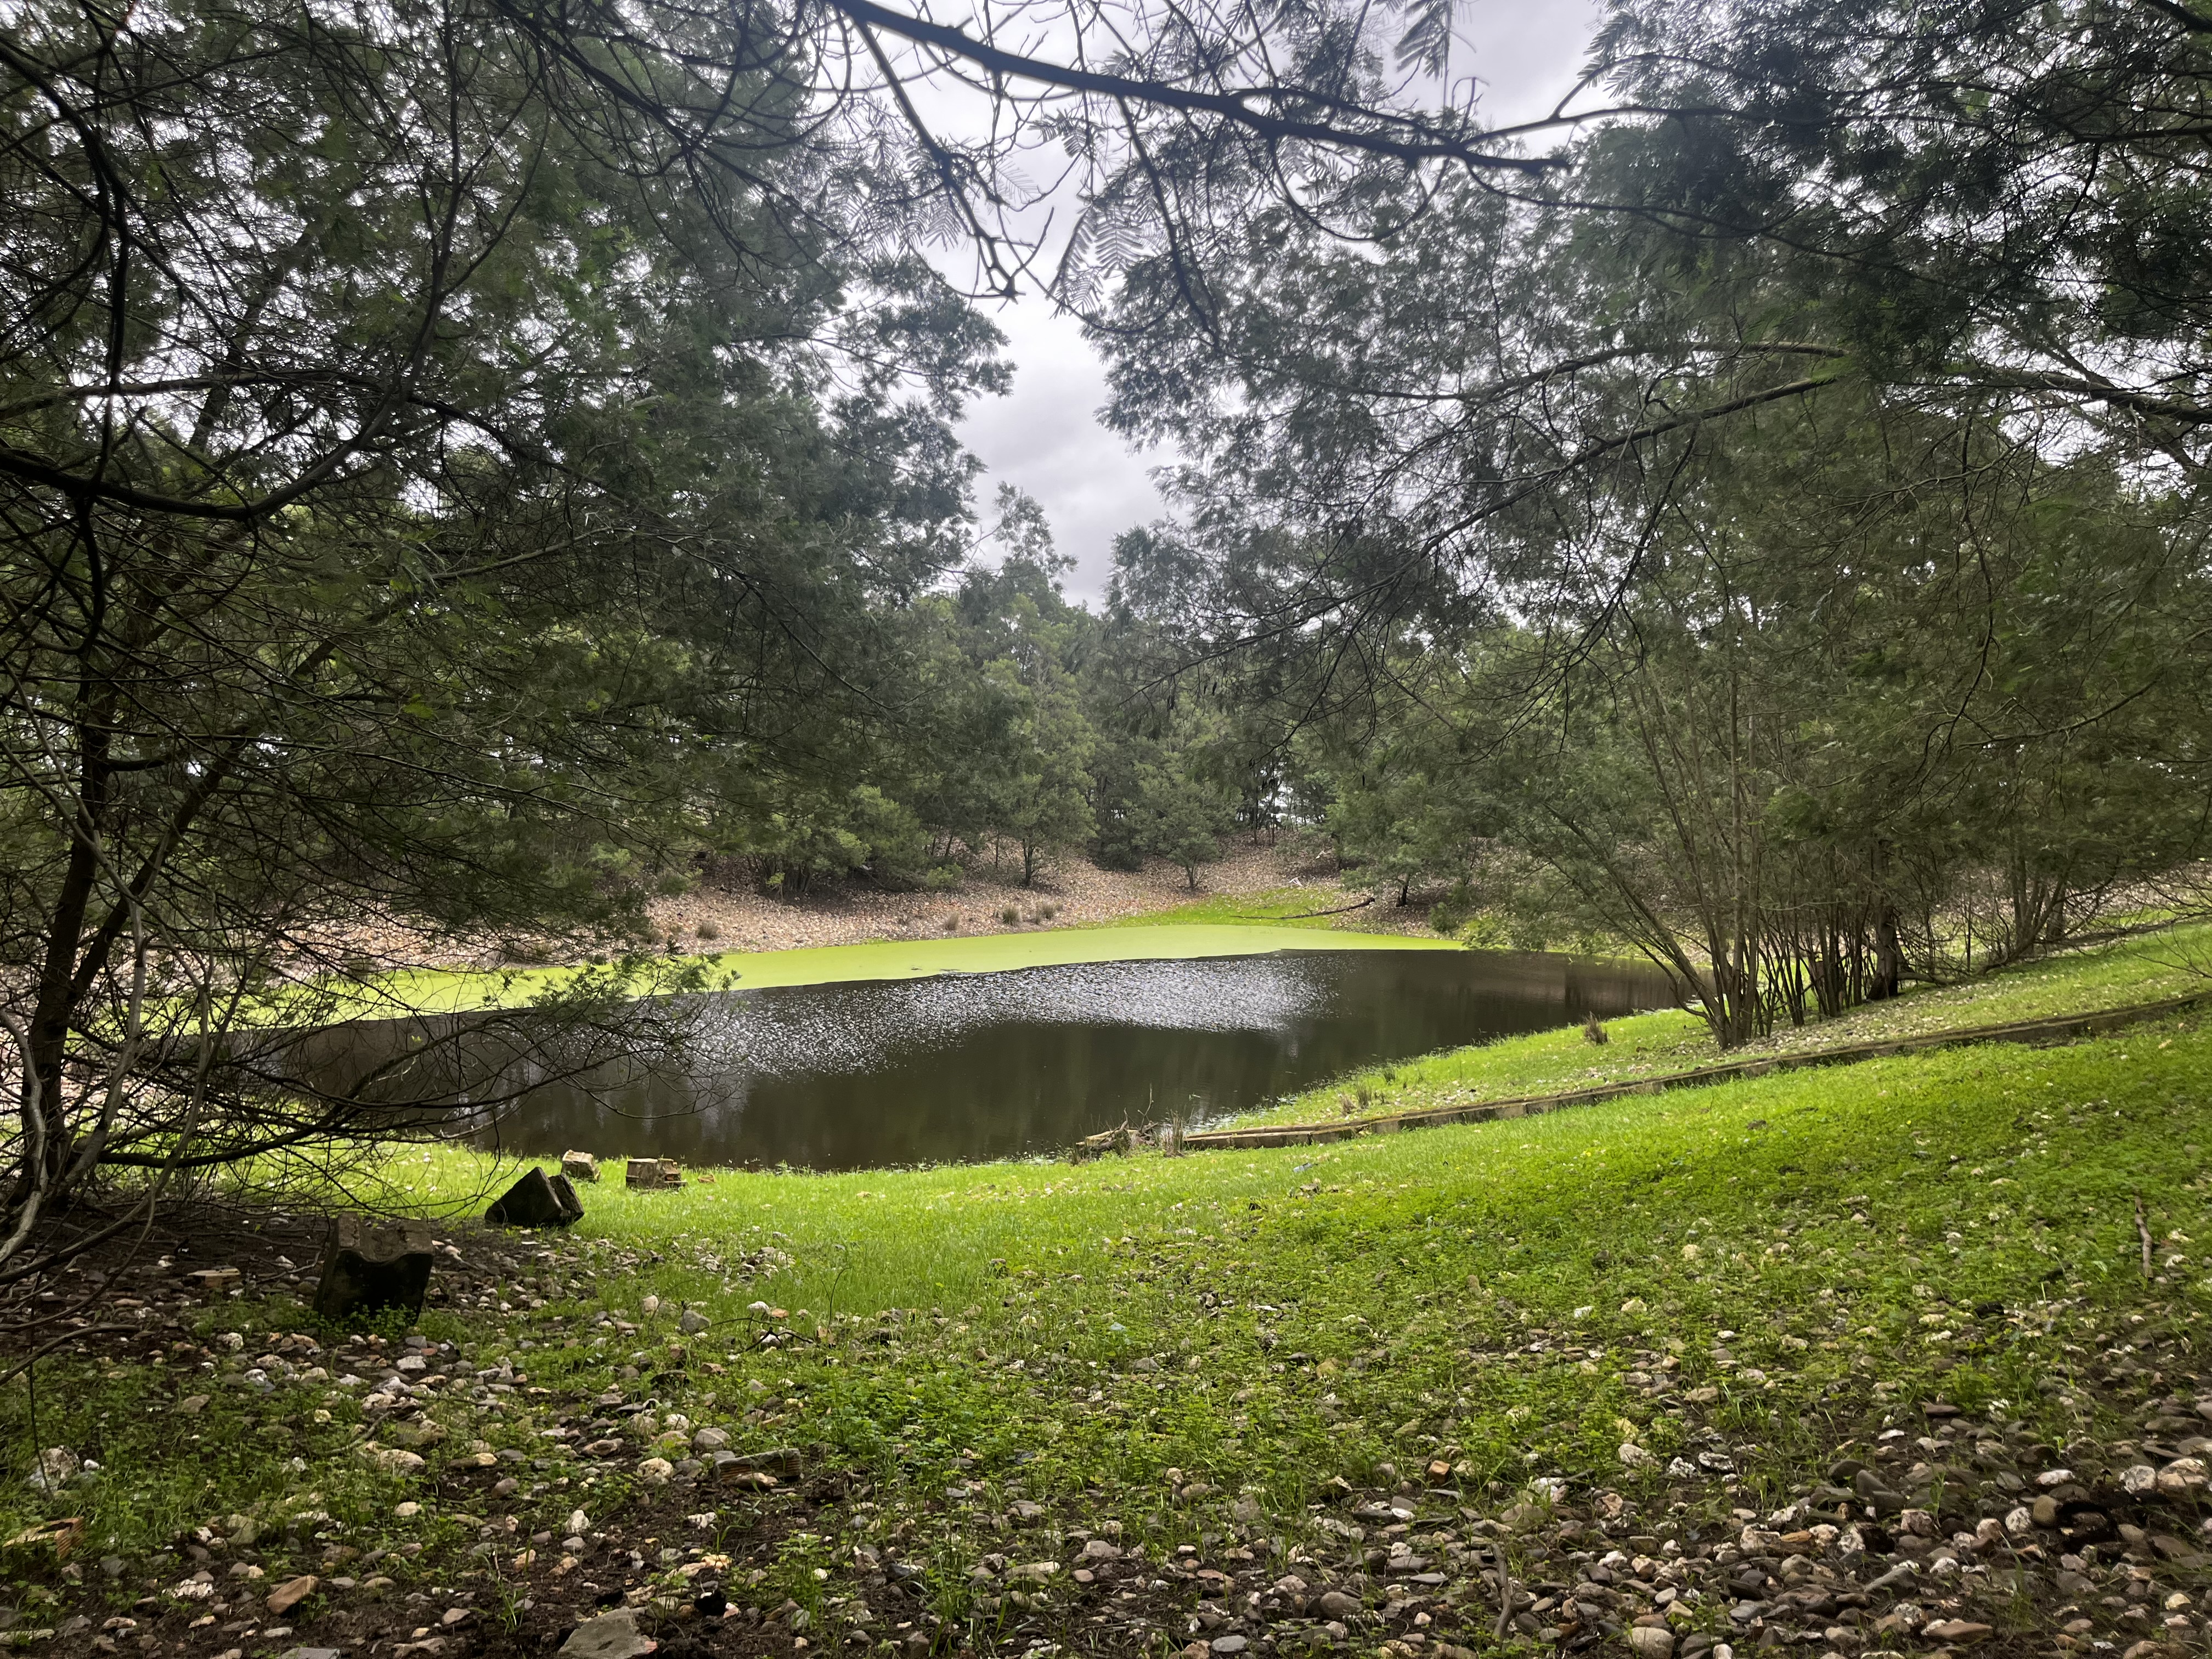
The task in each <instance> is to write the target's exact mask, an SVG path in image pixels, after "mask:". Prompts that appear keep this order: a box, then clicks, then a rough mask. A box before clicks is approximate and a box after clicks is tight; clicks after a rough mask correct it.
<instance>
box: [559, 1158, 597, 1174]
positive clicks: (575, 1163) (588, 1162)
mask: <svg viewBox="0 0 2212 1659" xmlns="http://www.w3.org/2000/svg"><path fill="white" fill-rule="evenodd" d="M561 1173H562V1175H564V1176H568V1179H569V1180H571V1181H597V1180H598V1179H599V1159H597V1158H593V1157H592V1155H591V1154H590V1153H589V1152H563V1153H562V1154H561Z"/></svg>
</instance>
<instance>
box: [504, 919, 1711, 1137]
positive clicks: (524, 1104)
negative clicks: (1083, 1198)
mask: <svg viewBox="0 0 2212 1659" xmlns="http://www.w3.org/2000/svg"><path fill="white" fill-rule="evenodd" d="M1672 1000H1673V998H1672V995H1671V994H1670V992H1669V989H1668V982H1667V980H1666V977H1665V975H1662V974H1661V973H1659V972H1658V971H1657V970H1656V969H1650V968H1645V967H1643V966H1640V965H1638V964H1637V963H1620V962H1592V961H1589V960H1587V959H1577V958H1572V957H1563V956H1554V955H1548V954H1542V953H1534V952H1527V953H1522V952H1503V951H1436V950H1427V951H1413V950H1373V949H1369V950H1363V951H1310V952H1302V953H1297V954H1287V953H1286V954H1281V955H1269V956H1243V957H1226V958H1212V959H1200V960H1188V961H1116V962H1085V963H1073V964H1069V965H1064V966H1055V967H1040V968H1027V969H1016V970H1012V971H1007V972H1000V973H989V974H974V975H950V974H948V975H939V976H937V977H934V978H930V979H918V980H908V981H894V982H869V983H848V984H829V985H807V986H796V987H783V988H775V989H765V990H754V991H732V992H726V993H721V994H717V995H715V996H714V997H712V998H709V999H706V1000H705V1001H706V1006H705V1008H704V1010H703V1012H704V1013H705V1016H706V1017H705V1018H703V1019H702V1022H701V1024H700V1027H699V1030H697V1032H696V1034H695V1036H694V1038H693V1040H692V1041H691V1042H689V1043H687V1044H686V1045H685V1048H684V1061H683V1063H682V1064H681V1065H680V1066H679V1065H661V1066H654V1067H651V1068H640V1067H638V1066H626V1067H622V1068H615V1067H604V1068H601V1070H600V1071H599V1072H598V1073H591V1074H586V1076H584V1077H582V1078H580V1079H571V1080H564V1081H562V1082H558V1083H546V1084H544V1085H538V1086H536V1087H533V1088H531V1089H529V1090H528V1091H526V1092H525V1093H524V1094H523V1095H522V1097H521V1098H520V1102H519V1103H518V1104H517V1105H516V1106H515V1108H514V1109H512V1110H511V1111H510V1112H509V1113H508V1114H507V1115H505V1117H504V1118H503V1121H502V1122H501V1127H500V1131H499V1139H500V1143H501V1145H502V1146H506V1147H507V1148H510V1149H513V1150H516V1151H520V1152H524V1153H526V1154H536V1155H544V1156H547V1157H553V1156H557V1155H558V1154H559V1153H561V1152H562V1151H564V1150H566V1149H567V1148H569V1147H575V1148H577V1149H579V1150H581V1151H585V1152H596V1153H599V1154H600V1155H602V1156H610V1155H611V1156H636V1157H644V1156H654V1157H662V1158H677V1159H679V1160H681V1161H682V1162H684V1163H685V1164H702V1165H715V1166H730V1165H774V1164H790V1165H793V1166H794V1167H799V1168H805V1169H813V1170H856V1169H873V1168H882V1167H885V1166H891V1165H899V1164H938V1163H965V1162H972V1161H977V1160H981V1159H987V1158H1018V1157H1023V1156H1026V1155H1031V1154H1037V1153H1047V1152H1057V1151H1060V1150H1062V1149H1064V1148H1066V1147H1068V1146H1072V1145H1073V1143H1074V1142H1076V1141H1077V1140H1079V1139H1081V1138H1082V1137H1083V1136H1085V1135H1088V1134H1092V1133H1097V1132H1098V1131H1100V1130H1102V1129H1108V1128H1111V1127H1115V1125H1117V1124H1119V1123H1121V1122H1122V1121H1124V1120H1127V1121H1128V1122H1130V1123H1131V1124H1133V1125H1142V1124H1146V1123H1148V1122H1158V1121H1163V1120H1165V1119H1168V1118H1170V1117H1178V1116H1179V1117H1181V1118H1182V1120H1183V1121H1185V1122H1186V1123H1188V1124H1189V1125H1192V1126H1196V1125H1198V1124H1200V1123H1202V1122H1205V1121H1211V1120H1216V1119H1219V1118H1223V1117H1227V1116H1230V1115H1234V1114H1237V1113H1240V1112H1246V1111H1250V1110H1253V1109H1256V1108H1259V1107H1262V1106H1265V1105H1267V1104H1269V1103H1273V1102H1275V1101H1277V1100H1279V1099H1280V1098H1281V1097H1284V1096H1286V1095H1290V1094H1294V1093H1296V1092H1297V1091H1300V1090H1303V1089H1307V1088H1310V1087H1312V1086H1313V1085H1316V1084H1319V1083H1323V1082H1327V1081H1328V1079H1332V1078H1335V1077H1340V1076H1342V1075H1343V1074H1345V1073H1348V1072H1352V1071H1354V1070H1357V1069H1358V1068H1360V1067H1362V1066H1369V1065H1371V1064H1373V1063H1375V1062H1377V1061H1383V1060H1401V1059H1407V1058H1410V1057H1411V1056H1413V1055H1416V1054H1425V1053H1428V1052H1430V1051H1431V1050H1434V1049H1437V1048H1447V1047H1451V1046H1455V1045H1458V1044H1462V1043H1468V1042H1480V1041H1481V1040H1483V1039H1485V1038H1487V1037H1495V1036H1506V1035H1510V1034H1513V1033H1516V1032H1523V1031H1534V1030H1547V1029H1551V1028H1553V1027H1556V1026H1559V1025H1563V1024H1570V1023H1577V1022H1580V1021H1581V1020H1583V1018H1586V1017H1587V1016H1589V1015H1590V1014H1593V1013H1595V1014H1596V1015H1597V1016H1599V1017H1600V1018H1613V1017H1614V1016H1616V1015H1620V1014H1624V1013H1629V1012H1635V1011H1638V1010H1641V1009H1648V1008H1653V1007H1662V1006H1667V1005H1668V1004H1669V1003H1670V1002H1671V1001H1672Z"/></svg>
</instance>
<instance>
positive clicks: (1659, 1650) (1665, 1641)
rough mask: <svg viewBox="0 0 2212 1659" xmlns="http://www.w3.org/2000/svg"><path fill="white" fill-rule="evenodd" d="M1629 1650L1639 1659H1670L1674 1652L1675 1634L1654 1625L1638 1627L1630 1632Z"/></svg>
mask: <svg viewBox="0 0 2212 1659" xmlns="http://www.w3.org/2000/svg"><path fill="white" fill-rule="evenodd" d="M1628 1648H1629V1651H1630V1652H1632V1653H1633V1654H1635V1655H1637V1656H1638V1659H1668V1656H1669V1655H1670V1654H1672V1653H1673V1652H1674V1633H1673V1632H1670V1631H1665V1630H1661V1629H1659V1628H1658V1627H1656V1626H1652V1625H1638V1626H1635V1627H1634V1628H1633V1629H1632V1630H1631V1631H1630V1632H1628Z"/></svg>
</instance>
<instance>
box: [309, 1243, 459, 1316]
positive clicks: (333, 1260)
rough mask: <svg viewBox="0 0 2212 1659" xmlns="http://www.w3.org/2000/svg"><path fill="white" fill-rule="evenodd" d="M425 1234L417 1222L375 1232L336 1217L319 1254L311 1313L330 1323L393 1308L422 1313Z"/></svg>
mask: <svg viewBox="0 0 2212 1659" xmlns="http://www.w3.org/2000/svg"><path fill="white" fill-rule="evenodd" d="M430 1248H431V1246H430V1230H429V1229H428V1227H425V1226H422V1225H420V1224H419V1223H407V1224H403V1225H398V1226H390V1227H380V1226H376V1225H373V1224H371V1223H369V1222H367V1221H364V1220H362V1219H361V1218H358V1217H356V1216H340V1217H339V1218H338V1219H337V1225H335V1226H334V1227H332V1228H331V1237H330V1243H329V1244H328V1245H327V1246H326V1247H325V1249H324V1251H323V1275H322V1279H320V1281H319V1283H318V1284H317V1285H316V1286H315V1311H316V1312H317V1313H318V1314H319V1315H320V1316H322V1317H323V1318H325V1319H327V1320H330V1321H331V1322H333V1323H342V1322H346V1321H349V1320H356V1319H363V1318H366V1317H368V1316H370V1315H372V1314H378V1313H382V1312H384V1311H385V1310H387V1309H392V1308H397V1309H398V1310H401V1311H402V1312H404V1313H405V1314H406V1315H407V1316H409V1317H410V1318H412V1317H414V1316H416V1315H417V1314H419V1313H421V1312H422V1298H423V1297H424V1296H425V1295H427V1294H428V1291H429V1289H430V1266H431V1260H432V1258H431V1254H430Z"/></svg>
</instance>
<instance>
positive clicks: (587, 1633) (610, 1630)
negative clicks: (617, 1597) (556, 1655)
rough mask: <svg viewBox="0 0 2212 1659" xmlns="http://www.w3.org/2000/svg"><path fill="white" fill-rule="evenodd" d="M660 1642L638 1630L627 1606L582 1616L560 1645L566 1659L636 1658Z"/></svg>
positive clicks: (657, 1645) (635, 1615) (650, 1650)
mask: <svg viewBox="0 0 2212 1659" xmlns="http://www.w3.org/2000/svg"><path fill="white" fill-rule="evenodd" d="M659 1645H660V1644H659V1643H658V1642H655V1641H654V1640H653V1638H651V1637H649V1636H641V1635H640V1634H639V1633H638V1628H637V1614H636V1613H635V1612H634V1611H632V1610H631V1609H630V1608H629V1607H618V1608H617V1609H616V1610H615V1611H614V1612H612V1613H601V1614H600V1615H599V1617H598V1618H596V1619H586V1620H585V1621H584V1622H583V1623H582V1624H580V1625H579V1626H576V1628H575V1629H574V1630H573V1631H571V1632H568V1640H567V1641H565V1642H563V1643H562V1644H561V1651H562V1653H563V1654H565V1655H566V1656H568V1659H639V1656H640V1655H642V1654H647V1653H651V1652H652V1651H653V1650H654V1649H655V1648H657V1647H659Z"/></svg>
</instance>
